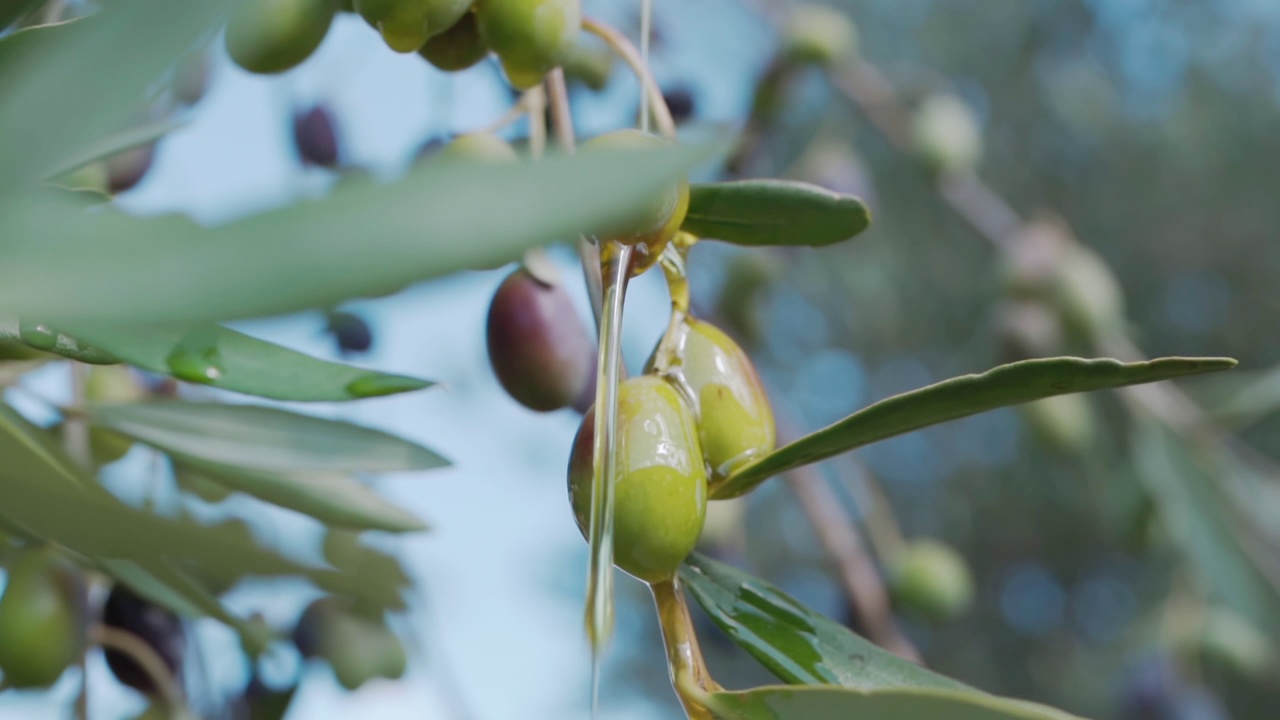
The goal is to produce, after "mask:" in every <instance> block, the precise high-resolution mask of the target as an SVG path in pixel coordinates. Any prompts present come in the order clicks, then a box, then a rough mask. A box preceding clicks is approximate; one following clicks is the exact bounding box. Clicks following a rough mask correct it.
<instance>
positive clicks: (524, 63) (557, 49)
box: [476, 0, 582, 90]
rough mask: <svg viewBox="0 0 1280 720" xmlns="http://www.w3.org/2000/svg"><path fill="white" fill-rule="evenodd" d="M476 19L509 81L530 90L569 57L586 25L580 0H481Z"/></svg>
mask: <svg viewBox="0 0 1280 720" xmlns="http://www.w3.org/2000/svg"><path fill="white" fill-rule="evenodd" d="M476 20H478V21H479V24H480V37H482V38H484V44H485V45H486V46H487V47H488V48H489V49H490V50H492V51H494V52H495V53H497V55H498V59H499V60H501V61H502V68H503V70H505V71H506V73H507V80H508V81H510V82H511V85H512V86H514V87H516V88H518V89H520V90H528V89H529V88H531V87H533V86H535V85H537V84H538V83H540V82H542V77H543V76H544V75H546V74H547V73H548V72H550V71H551V70H552V69H553V68H555V67H556V66H557V65H560V64H561V63H563V62H564V61H565V59H566V58H567V57H568V55H569V52H570V51H571V50H572V49H573V46H574V44H575V43H576V42H577V39H578V33H579V31H580V29H581V26H582V7H581V2H580V0H478V1H477V2H476Z"/></svg>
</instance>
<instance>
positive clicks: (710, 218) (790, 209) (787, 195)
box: [681, 180, 871, 247]
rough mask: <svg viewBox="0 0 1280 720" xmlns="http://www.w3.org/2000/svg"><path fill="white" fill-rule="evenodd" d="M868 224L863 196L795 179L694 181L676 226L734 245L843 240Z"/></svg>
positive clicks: (817, 242) (699, 235) (792, 243)
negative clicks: (684, 212)
mask: <svg viewBox="0 0 1280 720" xmlns="http://www.w3.org/2000/svg"><path fill="white" fill-rule="evenodd" d="M870 224H871V212H870V211H869V210H867V206H866V205H864V204H862V201H861V200H859V199H858V198H856V197H853V196H851V195H841V194H839V193H835V192H832V191H830V190H827V189H826V188H822V187H818V186H817V185H810V184H808V183H802V182H797V181H794V180H738V181H734V182H723V183H710V184H706V185H694V186H692V187H691V188H690V189H689V212H688V214H687V215H686V216H685V220H684V224H683V225H682V226H681V229H683V230H686V231H688V232H690V233H693V234H694V235H697V236H698V237H705V238H711V239H715V240H723V241H724V242H729V243H733V244H735V245H749V246H757V245H793V246H794V245H806V246H810V247H819V246H823V245H832V244H834V243H838V242H843V241H844V240H848V239H849V238H851V237H853V236H855V235H857V234H859V233H861V232H862V231H863V230H866V229H867V226H868V225H870Z"/></svg>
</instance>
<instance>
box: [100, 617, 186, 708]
mask: <svg viewBox="0 0 1280 720" xmlns="http://www.w3.org/2000/svg"><path fill="white" fill-rule="evenodd" d="M89 640H90V642H92V643H93V644H95V645H101V646H102V647H104V648H111V649H112V650H118V651H120V652H122V653H124V654H125V655H128V656H129V657H130V659H132V660H133V661H134V662H136V663H137V664H138V667H140V668H142V671H143V672H145V673H146V674H147V677H149V678H151V682H152V683H153V684H154V685H155V686H156V689H157V690H158V691H159V693H160V698H161V700H162V701H163V702H164V703H165V705H166V706H168V707H169V708H171V709H173V708H180V707H182V705H183V699H182V692H181V691H180V690H179V689H178V683H177V681H176V680H175V679H174V677H173V675H172V674H171V673H170V672H169V668H168V666H166V665H165V662H164V659H163V658H161V657H160V654H159V653H157V652H156V651H155V650H154V649H153V648H152V647H151V646H150V645H148V644H147V643H146V641H144V640H142V639H141V638H139V637H138V636H137V635H134V634H133V633H131V632H128V631H126V630H121V629H119V628H113V627H110V626H108V625H102V624H95V625H93V626H91V627H90V628H89Z"/></svg>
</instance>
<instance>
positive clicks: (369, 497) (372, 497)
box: [169, 452, 427, 532]
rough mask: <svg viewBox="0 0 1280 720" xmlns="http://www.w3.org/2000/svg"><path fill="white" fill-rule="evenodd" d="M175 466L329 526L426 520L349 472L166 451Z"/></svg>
mask: <svg viewBox="0 0 1280 720" xmlns="http://www.w3.org/2000/svg"><path fill="white" fill-rule="evenodd" d="M169 457H170V458H171V459H172V460H173V463H174V465H175V466H177V467H178V468H180V469H182V470H186V471H194V472H196V473H199V474H200V476H201V477H203V478H205V479H207V480H211V481H213V482H216V483H219V484H221V485H225V486H226V487H229V488H231V489H232V490H239V491H240V492H243V493H247V494H249V495H252V496H254V497H256V498H258V499H259V500H265V501H266V502H269V503H272V504H273V505H279V506H280V507H284V508H288V509H290V510H296V511H298V512H300V513H303V514H304V515H308V516H310V517H313V518H315V519H316V520H319V521H320V522H322V523H324V524H326V525H329V526H331V527H342V528H354V529H359V530H384V531H386V532H418V531H421V530H426V529H427V526H426V524H425V523H423V522H422V521H421V520H419V519H418V518H417V517H415V516H414V515H413V514H412V513H410V512H409V511H407V510H405V509H404V508H402V507H400V506H399V505H395V504H393V503H392V502H391V501H389V500H385V499H383V498H382V496H380V495H378V493H376V492H375V491H374V490H373V489H372V488H370V487H369V486H367V485H365V484H363V483H361V482H360V481H359V480H357V479H355V478H353V477H352V476H351V475H349V474H347V473H343V472H336V471H332V470H310V471H289V470H261V469H257V468H252V467H242V466H236V465H230V464H225V463H218V462H210V461H208V460H202V459H199V458H196V457H192V456H188V455H182V454H179V453H176V452H170V453H169Z"/></svg>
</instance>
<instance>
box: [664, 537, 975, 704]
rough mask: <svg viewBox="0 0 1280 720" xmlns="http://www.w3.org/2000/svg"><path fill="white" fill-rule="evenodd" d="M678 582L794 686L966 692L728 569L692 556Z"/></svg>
mask: <svg viewBox="0 0 1280 720" xmlns="http://www.w3.org/2000/svg"><path fill="white" fill-rule="evenodd" d="M680 579H681V580H682V581H683V582H684V584H685V587H687V588H688V589H689V592H690V593H691V594H692V595H693V597H694V599H696V600H697V601H698V604H699V605H701V606H702V608H703V609H704V610H706V611H707V614H708V615H709V616H711V619H712V620H714V621H715V623H716V625H719V626H720V628H721V629H723V630H724V631H725V632H726V633H728V635H729V637H731V638H733V641H734V642H736V643H737V644H738V645H739V646H741V647H742V648H743V649H744V650H746V651H747V652H749V653H751V655H752V656H753V657H755V658H756V659H757V660H759V661H760V663H761V664H762V665H764V666H765V667H767V668H769V670H770V671H772V672H773V674H774V675H777V676H778V677H779V678H780V679H781V680H783V681H784V682H787V683H791V684H794V685H842V686H844V687H851V688H857V689H860V690H873V689H876V688H894V687H932V688H948V689H961V688H963V689H967V688H965V686H964V685H963V684H961V683H959V682H957V681H955V680H952V679H950V678H947V677H943V676H941V675H937V674H935V673H931V672H929V671H928V670H925V669H924V668H922V667H920V666H919V665H916V664H915V663H913V662H909V661H907V660H903V659H902V658H900V657H898V656H897V655H894V654H893V653H891V652H889V651H887V650H883V649H881V648H879V647H877V646H876V645H875V644H874V643H871V642H869V641H867V640H864V639H863V638H862V637H860V636H859V635H857V634H856V633H854V632H853V631H851V630H849V629H848V628H846V627H845V626H843V625H841V624H840V623H837V622H835V621H833V620H830V619H828V618H826V617H824V616H823V615H821V614H819V613H816V612H813V611H812V610H810V609H809V608H806V607H804V606H803V605H801V604H800V603H799V602H796V601H795V600H793V599H792V598H791V597H790V596H788V595H787V594H785V593H783V592H782V591H781V590H778V589H777V588H775V587H773V586H772V585H770V584H768V583H767V582H765V581H763V580H761V579H759V578H757V577H754V576H752V575H749V574H747V573H745V572H742V571H741V570H738V569H737V568H735V567H733V566H732V565H726V564H725V563H722V562H717V561H715V560H712V559H711V558H708V557H706V556H703V555H698V554H694V555H691V556H690V557H689V559H688V560H686V561H685V565H684V567H682V568H680Z"/></svg>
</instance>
